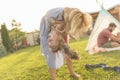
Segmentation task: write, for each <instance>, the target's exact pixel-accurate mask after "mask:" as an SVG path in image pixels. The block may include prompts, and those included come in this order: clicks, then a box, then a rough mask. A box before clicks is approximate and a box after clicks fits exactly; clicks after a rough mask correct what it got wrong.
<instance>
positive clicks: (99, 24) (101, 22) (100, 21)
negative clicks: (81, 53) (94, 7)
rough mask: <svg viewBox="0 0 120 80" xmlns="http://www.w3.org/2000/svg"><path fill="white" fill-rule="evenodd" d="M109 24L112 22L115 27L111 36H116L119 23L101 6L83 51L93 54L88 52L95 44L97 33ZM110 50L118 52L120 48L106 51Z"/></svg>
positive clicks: (119, 26) (119, 28)
mask: <svg viewBox="0 0 120 80" xmlns="http://www.w3.org/2000/svg"><path fill="white" fill-rule="evenodd" d="M110 22H114V23H115V24H116V25H117V28H116V30H115V31H114V32H113V34H116V32H118V31H119V30H120V23H119V21H118V20H116V19H115V18H114V17H113V16H112V15H111V14H110V13H109V12H108V11H107V10H105V9H104V8H103V6H101V11H100V12H99V14H98V17H97V20H96V22H95V25H94V28H93V31H92V33H91V35H90V37H89V40H88V44H87V46H86V49H85V50H86V51H88V52H89V53H90V54H92V53H94V52H91V51H90V50H91V49H92V48H93V47H94V46H95V45H96V44H97V36H98V34H99V32H101V31H102V30H103V29H104V28H107V27H108V25H109V23H110ZM112 50H120V47H117V48H109V49H107V51H112Z"/></svg>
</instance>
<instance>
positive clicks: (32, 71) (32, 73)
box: [0, 37, 120, 80]
mask: <svg viewBox="0 0 120 80" xmlns="http://www.w3.org/2000/svg"><path fill="white" fill-rule="evenodd" d="M87 40H88V38H86V37H85V38H82V39H81V40H80V41H76V42H74V41H71V43H70V47H71V48H72V49H75V50H77V51H78V52H79V56H80V57H81V60H80V61H75V60H72V61H73V67H74V70H75V71H76V72H77V73H79V74H80V75H81V76H82V80H120V73H116V72H114V71H112V70H111V71H104V70H103V69H102V68H96V69H90V70H86V69H85V64H98V63H105V64H107V65H108V66H111V67H112V66H120V61H119V59H120V51H112V52H104V53H99V54H94V55H90V54H89V53H88V52H86V51H85V47H86V44H87ZM0 80H50V75H49V72H48V67H47V65H46V63H45V60H44V57H43V56H42V55H41V52H40V47H39V46H34V47H29V48H26V49H22V50H19V51H17V52H15V53H12V54H9V55H7V56H4V57H0ZM57 80H77V79H75V78H74V77H72V76H70V74H69V72H68V69H67V65H66V64H64V65H63V66H62V67H61V68H60V69H57Z"/></svg>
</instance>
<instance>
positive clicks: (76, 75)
mask: <svg viewBox="0 0 120 80" xmlns="http://www.w3.org/2000/svg"><path fill="white" fill-rule="evenodd" d="M71 75H72V76H74V77H76V78H80V75H79V74H77V73H75V72H74V73H72V74H71Z"/></svg>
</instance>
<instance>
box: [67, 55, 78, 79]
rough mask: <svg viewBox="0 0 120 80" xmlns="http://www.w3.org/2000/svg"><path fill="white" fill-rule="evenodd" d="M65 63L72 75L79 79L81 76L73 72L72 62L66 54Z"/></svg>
mask: <svg viewBox="0 0 120 80" xmlns="http://www.w3.org/2000/svg"><path fill="white" fill-rule="evenodd" d="M65 61H66V64H67V66H68V70H69V72H70V74H71V75H72V76H75V77H77V78H79V77H80V75H79V74H77V73H75V72H74V71H73V66H72V61H71V59H70V58H69V57H68V56H67V55H66V54H65Z"/></svg>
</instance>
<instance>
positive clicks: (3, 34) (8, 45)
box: [1, 23, 12, 52]
mask: <svg viewBox="0 0 120 80" xmlns="http://www.w3.org/2000/svg"><path fill="white" fill-rule="evenodd" d="M1 37H2V43H3V45H4V46H5V47H6V50H7V52H9V51H10V52H11V48H12V47H11V43H10V39H9V34H8V31H7V28H6V25H5V23H3V24H2V25H1Z"/></svg>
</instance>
